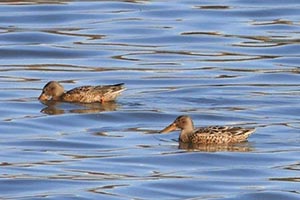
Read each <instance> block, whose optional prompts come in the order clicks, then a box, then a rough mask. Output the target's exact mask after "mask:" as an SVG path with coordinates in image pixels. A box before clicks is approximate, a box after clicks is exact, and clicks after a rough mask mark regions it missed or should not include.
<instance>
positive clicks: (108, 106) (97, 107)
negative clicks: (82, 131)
mask: <svg viewBox="0 0 300 200" xmlns="http://www.w3.org/2000/svg"><path fill="white" fill-rule="evenodd" d="M42 103H43V104H44V105H46V106H47V107H45V108H43V109H42V110H41V112H42V113H45V114H48V115H59V114H64V113H97V112H104V111H115V110H117V109H118V104H116V102H113V101H111V102H104V103H101V104H99V103H89V104H87V103H75V104H74V105H76V108H72V109H67V108H65V109H62V108H59V105H60V104H61V103H62V102H58V101H52V100H50V101H43V102H42ZM77 106H78V107H77Z"/></svg>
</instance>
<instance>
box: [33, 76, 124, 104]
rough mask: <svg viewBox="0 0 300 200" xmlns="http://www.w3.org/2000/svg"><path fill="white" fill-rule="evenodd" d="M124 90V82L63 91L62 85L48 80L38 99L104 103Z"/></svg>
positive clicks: (113, 98) (112, 99)
mask: <svg viewBox="0 0 300 200" xmlns="http://www.w3.org/2000/svg"><path fill="white" fill-rule="evenodd" d="M124 90H125V87H124V83H119V84H115V85H97V86H90V85H86V86H81V87H76V88H74V89H71V90H69V91H66V92H65V90H64V87H63V86H62V85H61V84H60V83H58V82H57V81H50V82H48V83H47V84H46V85H45V86H44V88H43V90H42V93H41V95H40V96H39V97H38V99H39V100H40V101H48V100H54V101H64V102H77V103H95V102H100V103H104V102H108V101H114V100H115V99H116V98H117V97H118V96H119V95H120V93H121V92H122V91H124Z"/></svg>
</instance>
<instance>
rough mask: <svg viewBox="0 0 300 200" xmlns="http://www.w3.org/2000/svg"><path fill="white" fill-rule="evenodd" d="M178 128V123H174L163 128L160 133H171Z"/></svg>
mask: <svg viewBox="0 0 300 200" xmlns="http://www.w3.org/2000/svg"><path fill="white" fill-rule="evenodd" d="M176 129H177V126H176V124H175V123H172V124H170V125H169V126H167V127H166V128H164V129H163V130H161V131H159V133H169V132H171V131H175V130H176Z"/></svg>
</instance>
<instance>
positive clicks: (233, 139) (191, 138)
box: [160, 115, 255, 144]
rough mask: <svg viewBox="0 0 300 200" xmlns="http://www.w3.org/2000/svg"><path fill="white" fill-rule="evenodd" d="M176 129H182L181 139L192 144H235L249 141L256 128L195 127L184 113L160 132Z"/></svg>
mask: <svg viewBox="0 0 300 200" xmlns="http://www.w3.org/2000/svg"><path fill="white" fill-rule="evenodd" d="M176 129H181V133H180V136H179V141H180V142H183V143H190V144H234V143H239V142H244V141H247V138H248V137H249V135H251V134H252V133H253V132H254V131H255V129H254V128H242V127H231V126H208V127H202V128H199V129H195V128H194V124H193V121H192V119H191V118H190V117H189V116H186V115H182V116H179V117H177V118H176V120H175V121H174V122H173V123H172V124H170V125H169V126H167V127H166V128H164V129H163V130H162V131H160V133H168V132H171V131H174V130H176Z"/></svg>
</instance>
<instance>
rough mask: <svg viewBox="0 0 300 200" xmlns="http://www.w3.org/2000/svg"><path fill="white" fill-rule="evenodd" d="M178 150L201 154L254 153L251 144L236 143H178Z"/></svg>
mask: <svg viewBox="0 0 300 200" xmlns="http://www.w3.org/2000/svg"><path fill="white" fill-rule="evenodd" d="M178 148H179V149H185V150H187V151H203V152H219V151H228V152H250V151H254V148H253V147H251V144H250V143H248V142H243V143H238V144H222V145H220V144H190V143H183V142H179V146H178Z"/></svg>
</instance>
